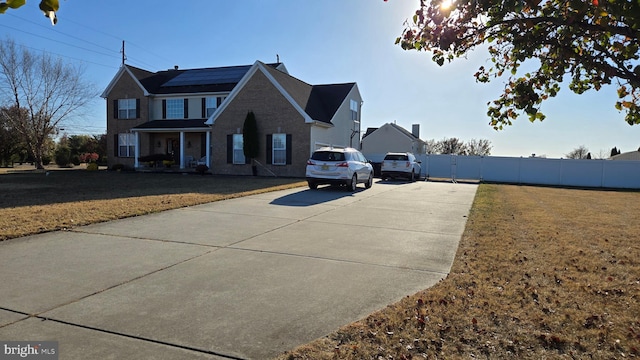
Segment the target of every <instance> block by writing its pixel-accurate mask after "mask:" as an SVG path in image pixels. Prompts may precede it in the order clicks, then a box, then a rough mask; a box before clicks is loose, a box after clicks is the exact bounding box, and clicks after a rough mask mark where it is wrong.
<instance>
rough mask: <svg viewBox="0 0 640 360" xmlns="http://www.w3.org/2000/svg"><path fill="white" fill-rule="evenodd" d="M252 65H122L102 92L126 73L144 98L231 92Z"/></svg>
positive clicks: (283, 69) (276, 64) (106, 90)
mask: <svg viewBox="0 0 640 360" xmlns="http://www.w3.org/2000/svg"><path fill="white" fill-rule="evenodd" d="M266 66H268V67H270V68H273V69H279V71H285V72H286V68H285V67H284V64H281V63H273V64H266ZM251 67H252V65H241V66H225V67H215V68H200V69H185V70H179V69H169V70H164V71H158V72H155V73H154V72H150V71H147V70H144V69H140V68H137V67H135V66H131V65H126V64H125V65H122V66H121V67H120V69H119V70H118V73H116V76H115V77H114V78H113V80H112V81H111V83H109V85H108V86H107V88H106V89H105V91H104V92H103V93H102V95H101V96H102V97H103V98H106V97H107V95H108V94H109V92H110V91H111V89H112V88H113V86H115V84H116V83H117V82H118V80H119V79H120V78H121V77H122V75H123V74H125V73H127V74H129V75H130V76H131V77H132V78H133V79H134V80H135V81H136V82H137V83H138V85H139V86H140V87H141V89H142V90H143V91H144V93H145V96H149V95H168V94H190V93H204V92H207V93H213V92H229V91H231V90H233V88H234V87H235V86H236V85H237V84H238V82H240V80H241V79H242V78H243V77H244V75H245V74H246V73H247V72H248V71H249V69H251Z"/></svg>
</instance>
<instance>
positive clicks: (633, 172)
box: [418, 155, 640, 189]
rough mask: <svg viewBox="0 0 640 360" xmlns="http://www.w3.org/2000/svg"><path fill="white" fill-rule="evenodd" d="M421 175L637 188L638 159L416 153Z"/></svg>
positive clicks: (639, 169)
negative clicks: (418, 154) (574, 158)
mask: <svg viewBox="0 0 640 360" xmlns="http://www.w3.org/2000/svg"><path fill="white" fill-rule="evenodd" d="M418 159H419V160H420V161H422V173H421V175H422V176H424V177H426V178H427V179H428V178H444V179H451V180H479V181H489V182H499V183H516V184H539V185H560V186H579V187H601V188H625V189H640V161H619V160H572V159H545V158H513V157H498V156H457V155H420V156H418Z"/></svg>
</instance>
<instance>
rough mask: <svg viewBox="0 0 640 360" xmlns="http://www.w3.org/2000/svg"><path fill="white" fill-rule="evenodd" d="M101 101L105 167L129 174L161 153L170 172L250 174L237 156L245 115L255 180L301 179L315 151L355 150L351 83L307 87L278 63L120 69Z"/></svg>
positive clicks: (356, 99) (356, 111)
mask: <svg viewBox="0 0 640 360" xmlns="http://www.w3.org/2000/svg"><path fill="white" fill-rule="evenodd" d="M102 97H103V98H105V99H106V100H107V139H108V142H107V151H108V153H109V154H110V155H112V156H110V157H109V160H108V161H109V166H113V165H114V164H118V163H120V164H124V165H126V166H130V167H134V168H136V169H140V168H143V167H144V166H147V165H148V164H146V163H143V162H140V161H139V159H140V158H141V157H146V156H148V155H153V154H166V155H169V156H171V157H172V159H173V161H174V162H175V164H176V166H177V167H179V168H182V169H184V168H188V167H190V166H194V165H195V164H197V163H198V162H197V160H201V161H202V163H205V164H206V165H207V166H209V167H210V169H211V172H212V173H214V174H233V175H250V174H251V173H252V172H251V166H250V165H249V164H250V163H251V161H250V159H245V158H244V153H243V151H242V145H243V136H242V128H243V124H244V120H245V118H246V116H247V113H248V112H249V111H253V113H254V114H255V117H256V122H257V126H258V134H259V147H260V149H261V151H260V153H259V155H258V157H257V158H256V159H254V160H256V162H257V163H258V164H259V166H258V173H259V174H275V175H278V176H294V177H303V176H304V174H305V166H306V161H307V159H308V158H309V155H310V154H311V153H312V152H313V151H314V150H315V149H317V148H319V147H322V146H335V147H347V146H353V147H359V146H360V142H359V136H358V135H359V133H360V116H361V106H362V98H361V96H360V92H359V90H358V86H357V84H356V83H345V84H330V85H310V84H307V83H305V82H303V81H301V80H299V79H296V78H294V77H292V76H291V75H289V73H288V72H287V69H286V68H285V66H284V64H282V63H276V64H264V63H262V62H260V61H256V62H255V63H254V64H253V65H246V66H231V67H218V68H203V69H188V70H179V69H178V68H177V67H176V68H175V69H173V70H167V71H159V72H155V73H154V72H149V71H146V70H143V69H139V68H136V67H133V66H129V65H123V66H122V67H121V68H120V70H119V71H118V73H117V74H116V76H115V77H114V78H113V80H112V81H111V83H110V84H109V86H108V87H107V89H105V91H104V92H103V94H102Z"/></svg>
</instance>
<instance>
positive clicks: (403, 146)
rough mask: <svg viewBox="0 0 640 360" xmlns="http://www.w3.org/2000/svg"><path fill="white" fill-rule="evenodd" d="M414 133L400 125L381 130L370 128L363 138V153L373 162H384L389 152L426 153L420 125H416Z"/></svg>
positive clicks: (384, 126)
mask: <svg viewBox="0 0 640 360" xmlns="http://www.w3.org/2000/svg"><path fill="white" fill-rule="evenodd" d="M412 130H413V131H412V132H410V131H408V130H406V129H405V128H403V127H402V126H400V125H397V124H394V123H388V124H384V125H382V126H381V127H380V128H377V129H376V128H368V129H367V131H366V133H365V135H364V137H363V138H362V145H361V146H362V148H361V150H362V153H363V154H364V156H365V157H366V158H367V159H369V160H371V161H372V162H375V163H378V162H382V160H383V159H384V155H385V154H386V153H388V152H411V153H414V154H416V155H420V154H424V153H425V152H426V144H425V142H424V141H422V140H420V125H419V124H414V125H413V126H412Z"/></svg>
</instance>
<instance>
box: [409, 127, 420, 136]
mask: <svg viewBox="0 0 640 360" xmlns="http://www.w3.org/2000/svg"><path fill="white" fill-rule="evenodd" d="M411 134H413V136H415V137H416V138H417V139H420V124H413V125H411Z"/></svg>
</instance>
